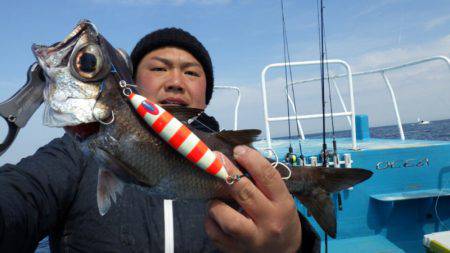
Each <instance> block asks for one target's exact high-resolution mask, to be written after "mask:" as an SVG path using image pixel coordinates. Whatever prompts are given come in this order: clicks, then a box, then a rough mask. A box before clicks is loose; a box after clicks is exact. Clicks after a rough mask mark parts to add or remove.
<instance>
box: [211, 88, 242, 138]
mask: <svg viewBox="0 0 450 253" xmlns="http://www.w3.org/2000/svg"><path fill="white" fill-rule="evenodd" d="M214 89H215V90H216V89H217V90H232V91H236V93H237V99H236V104H235V106H234V130H237V127H238V113H239V104H240V103H241V90H240V89H239V88H238V87H236V86H229V85H215V86H214Z"/></svg>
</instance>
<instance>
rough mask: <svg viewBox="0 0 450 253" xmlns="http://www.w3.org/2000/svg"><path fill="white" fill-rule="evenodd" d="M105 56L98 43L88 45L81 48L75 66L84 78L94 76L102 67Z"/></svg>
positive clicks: (75, 59) (76, 56)
mask: <svg viewBox="0 0 450 253" xmlns="http://www.w3.org/2000/svg"><path fill="white" fill-rule="evenodd" d="M102 64H103V57H102V53H101V51H100V48H99V47H98V46H96V45H87V46H85V47H83V48H82V49H80V50H79V51H78V52H77V53H76V55H75V58H74V62H73V65H74V66H73V67H74V68H75V71H76V72H77V73H78V74H79V75H80V76H81V77H83V78H87V79H90V78H94V77H95V76H96V75H97V74H98V73H99V72H100V70H101V69H102Z"/></svg>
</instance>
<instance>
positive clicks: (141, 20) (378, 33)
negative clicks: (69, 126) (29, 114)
mask: <svg viewBox="0 0 450 253" xmlns="http://www.w3.org/2000/svg"><path fill="white" fill-rule="evenodd" d="M325 5H326V9H325V22H326V39H327V48H328V57H329V58H330V59H331V58H341V59H344V60H346V61H347V62H349V64H350V65H351V66H352V67H353V69H354V70H355V71H359V70H366V69H371V68H375V67H380V66H386V65H389V64H397V63H400V62H405V61H411V60H415V59H419V58H420V57H425V56H432V55H437V54H440V55H446V56H449V54H450V14H449V13H450V12H449V10H450V2H449V1H445V0H442V1H439V0H435V1H421V0H417V1H412V0H384V1H383V0H380V1H368V0H365V1H362V0H348V1H337V0H335V1H325ZM1 7H2V15H1V16H0V22H1V23H2V24H3V25H2V26H1V27H0V34H1V35H2V36H1V37H2V39H1V40H0V46H1V48H2V49H3V50H2V57H1V59H0V100H2V101H3V100H5V99H7V98H8V97H10V96H11V95H12V94H13V93H14V92H15V91H17V90H18V89H19V88H20V87H21V85H22V84H23V83H24V82H25V80H26V76H25V72H26V70H27V68H28V66H29V65H30V64H31V63H32V62H33V61H34V57H33V55H32V53H31V50H30V47H31V45H32V43H38V44H51V43H53V42H56V41H59V40H61V39H62V38H63V37H65V36H66V35H67V33H68V32H69V31H70V30H71V29H72V28H73V26H74V25H75V24H76V23H77V22H78V20H80V19H83V18H86V19H90V20H91V21H93V22H94V23H95V24H96V26H97V27H98V29H99V30H100V32H101V33H102V34H103V35H104V36H105V37H106V38H108V39H109V41H110V42H111V43H112V44H113V45H114V46H116V47H121V48H124V49H125V50H127V51H128V52H129V51H131V49H132V47H133V46H134V45H135V43H136V42H137V41H138V39H139V38H140V37H142V36H143V35H145V34H146V33H148V32H150V31H152V30H154V29H157V28H162V27H168V26H176V27H181V28H183V29H185V30H188V31H189V32H191V33H192V34H194V35H195V36H197V37H198V38H199V40H200V41H202V42H203V44H204V45H205V47H206V48H207V49H208V50H209V52H210V54H211V56H212V59H213V62H214V71H215V78H216V84H229V85H235V86H239V87H241V88H242V91H243V99H244V100H243V102H242V111H241V114H240V123H239V127H240V128H260V129H263V128H264V125H263V117H262V115H263V114H262V102H261V96H260V79H261V78H260V73H261V70H262V69H263V68H264V66H266V65H268V64H270V63H274V62H281V61H283V57H282V56H283V54H282V37H281V34H282V32H281V31H282V30H281V15H280V2H279V1H262V0H260V1H256V0H243V1H234V0H166V1H162V0H160V1H158V0H79V1H8V2H5V1H3V2H2V4H1ZM285 8H286V24H287V33H288V39H289V46H290V53H291V59H292V60H294V61H300V60H316V59H318V50H319V49H318V34H317V29H318V27H317V12H316V1H312V0H303V1H291V0H286V1H285ZM428 67H430V68H431V69H433V68H438V69H439V71H440V72H439V74H437V73H434V72H433V73H431V74H430V73H428V72H430V71H428V70H426V71H425V70H423V69H420V71H419V70H412V71H410V72H411V73H409V74H408V78H407V82H403V81H404V80H405V79H402V78H401V77H399V76H396V75H394V76H393V77H392V78H393V85H394V88H395V89H397V90H398V91H399V93H402V94H404V96H403V97H401V95H399V100H401V101H403V103H404V106H402V105H401V104H400V105H399V106H400V111H401V113H402V115H405V116H404V122H411V121H414V120H415V119H416V117H417V116H421V117H428V118H430V119H437V118H449V117H448V116H446V114H445V112H439V113H437V112H435V111H436V110H434V109H433V106H435V105H436V104H435V103H436V101H437V102H439V103H441V105H440V106H441V107H446V108H449V107H448V105H450V104H449V103H448V102H446V96H445V94H450V93H449V92H450V90H449V88H448V86H449V85H445V83H447V84H448V79H445V78H447V77H448V69H446V68H444V67H445V66H444V67H442V66H441V65H438V64H437V65H436V66H435V65H430V66H427V68H428ZM336 71H337V70H336ZM445 71H447V72H445ZM441 72H442V73H443V74H442V73H441ZM277 73H278V72H276V71H275V72H274V73H272V75H271V76H270V77H269V78H270V80H273V82H274V83H275V84H280V83H282V79H281V78H282V76H276V75H275V74H277ZM279 73H281V72H279ZM300 73H303V74H300V77H302V76H310V75H313V74H315V73H317V69H310V70H308V69H307V70H305V71H304V72H300ZM415 73H422V74H421V75H420V77H421V78H424V77H423V76H424V74H423V73H425V74H427V75H428V77H427V78H428V79H427V78H425V79H424V80H422V81H413V80H412V79H413V78H410V77H413V76H414V74H415ZM300 79H301V78H300ZM430 80H431V81H432V82H433V85H434V86H430V87H429V90H431V91H433V92H435V94H431V93H430V94H428V91H427V97H428V98H425V99H424V100H423V101H424V103H425V104H426V105H424V106H423V108H422V107H420V108H412V107H414V105H415V104H417V103H414V101H413V100H411V99H410V100H411V101H410V100H408V98H410V97H416V96H418V95H420V94H423V93H424V91H423V90H421V89H423V85H419V84H421V83H423V82H425V81H430ZM362 81H363V83H364V85H365V86H361V85H360V86H356V84H355V95H358V96H360V99H357V100H356V103H357V105H356V106H357V111H358V112H360V113H369V114H370V113H372V112H374V113H375V114H374V116H371V119H373V121H372V120H371V123H372V122H373V123H374V125H383V124H384V125H386V124H392V123H393V122H394V120H395V119H394V118H393V116H392V115H393V114H392V108H391V107H390V106H391V105H390V103H391V102H389V100H387V102H383V103H382V105H377V106H376V107H375V106H374V103H376V101H375V102H367V101H368V100H367V99H365V98H366V97H367V98H369V97H373V96H374V94H379V95H380V96H381V97H383V96H385V90H384V89H381V88H379V87H378V86H373V87H372V88H370V87H369V86H370V84H373V85H375V83H376V82H378V81H379V80H362ZM400 81H401V84H398V86H395V85H396V84H395V82H397V83H400ZM355 82H356V80H355ZM406 83H408V85H410V86H408V87H410V88H405V86H404V85H406ZM316 86H317V85H316ZM358 87H359V89H358ZM363 87H364V88H363ZM374 87H378V88H374ZM411 87H413V88H411ZM427 87H428V86H427ZM316 88H317V87H316ZM405 90H406V91H405ZM403 91H405V92H403ZM298 93H300V94H311V97H308V98H305V99H304V101H305V102H308V101H309V100H313V102H312V105H306V104H305V105H303V104H302V107H301V108H302V109H304V110H303V111H308V112H309V111H310V112H311V113H318V112H319V111H320V108H318V107H317V106H315V104H314V103H316V102H317V100H318V98H319V97H320V94H319V93H318V92H317V91H316V90H311V91H308V90H306V89H305V90H303V89H299V90H298ZM343 93H344V94H345V93H346V92H345V91H343ZM368 93H369V95H368ZM273 94H274V96H276V95H280V96H279V97H277V98H274V99H273V101H274V102H273V103H274V104H273V111H274V113H285V108H284V107H283V106H284V105H285V102H284V103H279V101H280V99H281V101H285V100H283V99H285V98H284V97H283V96H282V95H281V94H282V93H281V92H280V91H279V90H278V91H273ZM215 95H216V96H215V97H214V100H213V102H212V105H211V108H210V112H211V113H213V114H215V115H218V118H219V119H220V121H221V122H222V125H223V126H224V127H226V128H231V127H232V122H231V120H232V117H231V111H232V108H231V107H232V105H231V103H232V100H231V101H230V99H228V98H229V96H228V95H227V94H226V93H224V92H217V93H216V94H215ZM430 97H432V99H431V98H430ZM427 102H428V104H429V105H428V104H427ZM219 106H221V107H222V109H220V110H219ZM380 106H381V107H380ZM383 106H384V107H383ZM374 107H375V108H376V110H374V109H373V108H374ZM223 108H225V109H226V110H223ZM384 110H389V112H388V113H383V111H384ZM428 110H432V111H433V112H432V113H431V114H430V113H428V112H427V111H428ZM224 111H225V113H224ZM417 111H420V113H417ZM377 113H378V114H377ZM426 113H427V114H426ZM386 114H387V115H388V116H385V115H386ZM424 114H425V115H424ZM41 117H42V110H40V111H39V112H38V113H37V114H36V115H35V116H34V117H33V119H32V121H31V122H30V124H29V125H28V126H27V127H26V128H25V129H24V130H23V131H22V132H21V133H20V135H19V137H18V140H17V141H16V142H15V143H14V145H13V146H12V148H11V149H10V150H9V151H8V152H7V153H6V154H5V155H4V156H2V157H0V164H3V163H4V162H15V161H17V159H18V158H19V157H21V156H24V155H27V154H31V153H33V152H34V150H35V149H36V148H37V147H39V146H40V145H43V144H45V143H46V142H48V141H49V140H50V139H51V138H53V137H55V136H59V135H61V134H62V131H61V130H60V129H53V128H48V127H44V126H42V119H41ZM338 125H339V124H338ZM280 126H282V125H280ZM0 127H1V131H2V132H1V133H0V137H3V136H5V134H6V133H5V131H4V130H5V127H6V125H5V124H1V125H0ZM343 127H344V126H343ZM306 128H307V129H308V130H309V131H310V132H318V131H320V129H319V128H318V124H317V122H316V123H314V122H312V123H311V124H310V125H309V126H306ZM280 129H281V130H280ZM283 129H286V128H285V127H280V128H278V130H279V131H278V133H279V134H280V135H282V134H283V131H282V130H283ZM284 132H286V131H284Z"/></svg>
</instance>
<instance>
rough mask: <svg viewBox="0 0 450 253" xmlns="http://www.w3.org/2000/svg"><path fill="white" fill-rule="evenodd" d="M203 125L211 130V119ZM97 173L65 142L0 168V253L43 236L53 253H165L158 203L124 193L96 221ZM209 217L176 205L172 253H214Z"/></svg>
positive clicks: (314, 246) (306, 235)
mask: <svg viewBox="0 0 450 253" xmlns="http://www.w3.org/2000/svg"><path fill="white" fill-rule="evenodd" d="M200 119H204V120H203V121H204V123H205V122H206V123H207V125H209V126H211V124H208V121H209V120H213V119H208V118H207V117H202V118H200ZM214 121H215V120H214ZM212 127H213V128H214V129H215V130H216V128H218V124H217V125H213V126H212ZM97 173H98V167H97V165H96V163H95V162H94V161H93V160H92V159H91V158H86V157H85V156H84V155H83V154H82V152H81V150H80V149H79V148H78V146H77V144H76V142H75V141H74V140H73V139H72V138H71V137H70V136H68V135H64V136H63V137H62V138H58V139H55V140H53V141H52V142H50V143H49V144H48V145H46V146H44V147H42V148H40V149H39V150H38V151H37V152H36V153H35V154H34V155H32V156H30V157H27V158H24V159H22V160H21V161H20V162H19V163H18V164H17V165H11V164H6V165H4V166H2V167H0V252H33V251H34V250H35V248H36V247H37V245H38V242H39V241H40V240H41V239H43V238H44V237H45V236H49V238H50V247H51V250H52V252H163V251H164V212H163V199H159V198H156V197H152V196H148V195H146V194H145V193H143V192H141V191H139V190H136V189H135V188H133V187H125V189H124V192H123V194H122V195H121V196H120V197H119V199H118V201H117V203H115V204H113V205H112V207H111V209H110V210H109V211H108V213H107V214H106V215H105V216H103V217H101V216H100V214H99V212H98V208H97V201H96V191H97ZM206 210H207V207H206V203H204V202H192V201H189V202H187V201H181V200H177V201H174V203H173V219H174V242H175V252H211V251H217V250H216V249H215V247H214V245H213V243H212V242H211V241H210V240H209V239H208V237H207V235H206V233H205V231H204V228H203V221H204V217H205V215H206ZM301 219H302V227H303V244H302V251H303V252H313V251H314V252H319V248H320V240H319V239H318V236H317V235H316V234H315V232H314V231H313V230H312V229H311V226H310V225H309V223H308V222H307V221H306V220H305V219H304V218H303V217H302V216H301Z"/></svg>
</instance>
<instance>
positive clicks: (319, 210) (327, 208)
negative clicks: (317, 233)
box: [276, 165, 373, 238]
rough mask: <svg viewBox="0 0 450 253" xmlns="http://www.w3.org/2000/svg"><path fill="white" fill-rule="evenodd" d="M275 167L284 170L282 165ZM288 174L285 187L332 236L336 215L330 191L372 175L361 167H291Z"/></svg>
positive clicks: (283, 172)
mask: <svg viewBox="0 0 450 253" xmlns="http://www.w3.org/2000/svg"><path fill="white" fill-rule="evenodd" d="M281 167H282V166H280V165H278V166H277V167H276V169H277V170H278V171H279V172H280V173H281V174H282V175H285V174H286V168H281ZM291 172H292V174H291V177H290V178H289V179H288V181H287V182H286V183H287V185H288V188H289V190H290V191H291V192H293V194H294V196H296V197H297V198H298V199H299V200H300V201H301V202H302V203H303V204H304V205H305V206H306V207H307V208H308V210H309V211H310V212H311V214H312V215H313V217H314V219H315V220H316V221H317V223H319V225H320V226H321V227H322V229H323V230H324V231H325V232H326V233H327V234H328V235H330V236H331V237H333V238H335V237H336V215H335V211H334V204H333V202H332V201H331V198H330V196H329V194H330V193H334V192H337V191H341V190H344V189H348V188H349V187H352V186H353V185H355V184H358V183H361V182H363V181H365V180H367V179H368V178H370V177H371V176H372V174H373V173H372V172H371V171H369V170H365V169H359V168H352V169H344V168H328V167H299V166H294V167H292V168H291Z"/></svg>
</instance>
